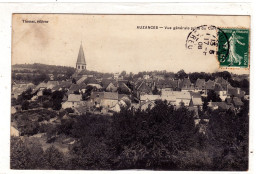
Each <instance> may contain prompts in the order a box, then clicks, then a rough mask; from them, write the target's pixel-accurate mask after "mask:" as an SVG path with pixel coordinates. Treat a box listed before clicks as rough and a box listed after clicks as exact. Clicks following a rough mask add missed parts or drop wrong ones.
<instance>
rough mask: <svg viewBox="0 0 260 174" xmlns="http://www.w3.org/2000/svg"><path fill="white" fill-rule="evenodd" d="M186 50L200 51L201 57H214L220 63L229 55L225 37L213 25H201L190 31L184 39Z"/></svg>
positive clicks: (227, 42) (227, 41)
mask: <svg viewBox="0 0 260 174" xmlns="http://www.w3.org/2000/svg"><path fill="white" fill-rule="evenodd" d="M185 46H186V48H187V49H189V50H198V51H201V52H202V54H203V55H216V56H217V57H218V60H219V61H220V62H223V61H225V60H226V58H227V57H228V54H229V40H228V37H227V35H226V34H225V33H224V32H223V31H222V30H221V29H220V28H218V27H216V26H213V25H201V26H198V27H195V28H194V29H192V31H191V32H190V33H189V34H188V36H187V39H186V44H185Z"/></svg>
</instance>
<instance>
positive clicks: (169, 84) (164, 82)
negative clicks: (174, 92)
mask: <svg viewBox="0 0 260 174" xmlns="http://www.w3.org/2000/svg"><path fill="white" fill-rule="evenodd" d="M156 86H157V87H158V88H160V89H162V88H173V86H174V81H173V80H170V79H160V80H158V81H157V82H156Z"/></svg>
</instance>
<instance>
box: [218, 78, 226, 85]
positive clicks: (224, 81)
mask: <svg viewBox="0 0 260 174" xmlns="http://www.w3.org/2000/svg"><path fill="white" fill-rule="evenodd" d="M215 82H216V83H219V84H221V85H227V84H229V83H228V81H227V80H225V79H224V78H223V77H217V78H216V79H215Z"/></svg>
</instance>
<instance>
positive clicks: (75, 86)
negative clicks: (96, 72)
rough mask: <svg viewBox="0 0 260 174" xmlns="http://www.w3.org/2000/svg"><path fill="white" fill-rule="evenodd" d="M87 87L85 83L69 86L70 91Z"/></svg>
mask: <svg viewBox="0 0 260 174" xmlns="http://www.w3.org/2000/svg"><path fill="white" fill-rule="evenodd" d="M86 87H87V85H86V84H85V83H81V84H72V85H71V86H70V89H69V90H70V91H77V90H82V89H85V88H86Z"/></svg>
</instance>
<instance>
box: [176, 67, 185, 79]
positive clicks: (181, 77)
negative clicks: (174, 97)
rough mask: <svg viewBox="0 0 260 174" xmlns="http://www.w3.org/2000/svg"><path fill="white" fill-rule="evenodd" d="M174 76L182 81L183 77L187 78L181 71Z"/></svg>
mask: <svg viewBox="0 0 260 174" xmlns="http://www.w3.org/2000/svg"><path fill="white" fill-rule="evenodd" d="M176 75H177V77H178V78H179V79H184V78H185V77H187V74H186V73H185V71H184V70H183V69H182V70H180V71H178V72H177V74H176Z"/></svg>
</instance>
